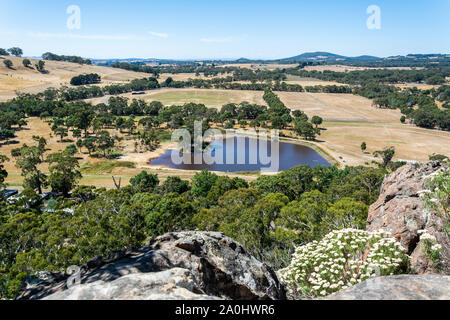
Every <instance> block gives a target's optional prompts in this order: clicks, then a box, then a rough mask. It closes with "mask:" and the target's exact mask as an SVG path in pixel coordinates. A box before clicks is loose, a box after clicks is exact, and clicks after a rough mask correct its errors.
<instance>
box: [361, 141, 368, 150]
mask: <svg viewBox="0 0 450 320" xmlns="http://www.w3.org/2000/svg"><path fill="white" fill-rule="evenodd" d="M366 150H367V144H366V143H365V142H363V143H361V151H362V152H365V151H366Z"/></svg>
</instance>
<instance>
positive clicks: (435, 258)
mask: <svg viewBox="0 0 450 320" xmlns="http://www.w3.org/2000/svg"><path fill="white" fill-rule="evenodd" d="M419 234H420V242H419V245H420V246H422V248H423V253H424V254H425V256H426V257H427V258H428V259H430V261H431V262H432V263H433V267H434V268H435V269H436V270H438V271H440V270H441V269H442V262H443V259H442V258H443V256H442V245H440V244H439V243H437V241H436V237H435V236H433V235H431V234H429V233H427V232H426V231H425V230H420V231H419Z"/></svg>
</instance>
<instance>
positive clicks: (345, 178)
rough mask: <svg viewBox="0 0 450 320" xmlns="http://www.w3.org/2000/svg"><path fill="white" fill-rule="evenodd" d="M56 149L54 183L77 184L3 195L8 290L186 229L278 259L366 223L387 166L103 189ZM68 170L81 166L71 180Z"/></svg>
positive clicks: (4, 288)
mask: <svg viewBox="0 0 450 320" xmlns="http://www.w3.org/2000/svg"><path fill="white" fill-rule="evenodd" d="M36 148H38V147H36ZM19 156H20V155H19ZM48 159H49V161H51V171H50V172H49V175H48V178H50V177H51V179H50V180H51V182H52V184H53V187H54V188H55V189H56V190H60V188H61V187H62V186H63V185H70V187H69V188H75V189H73V191H72V192H71V195H70V196H69V197H67V196H66V197H60V198H58V199H52V200H49V201H43V200H42V198H41V197H39V196H37V195H36V194H35V193H34V191H33V190H31V189H26V190H25V191H24V192H23V194H22V196H21V197H20V199H19V200H16V201H9V202H5V201H2V200H0V201H2V202H1V206H0V297H1V298H13V297H14V296H15V295H16V294H17V292H19V291H20V288H21V286H22V285H23V283H24V281H25V280H27V279H28V278H27V277H29V276H31V275H34V274H35V273H36V272H38V271H50V272H56V271H64V270H66V268H67V267H69V266H71V265H81V264H83V263H86V262H87V261H89V260H90V259H92V258H94V257H96V256H108V255H109V254H110V253H112V252H114V251H117V250H122V249H125V248H129V247H138V246H140V245H142V244H144V243H145V242H146V241H147V240H148V239H149V238H151V237H155V236H158V235H161V234H164V233H166V232H172V231H181V230H194V229H198V230H208V231H221V232H224V233H225V234H226V235H228V236H230V237H233V238H234V239H235V240H236V241H238V242H240V243H242V244H243V245H244V246H245V247H246V248H247V249H248V250H249V251H250V252H251V253H252V254H253V255H255V256H256V257H257V258H259V259H261V260H263V261H265V262H267V263H268V264H270V265H272V266H273V267H274V268H276V269H279V268H280V267H284V266H286V265H287V263H288V262H289V259H290V254H291V253H292V251H293V248H294V246H295V245H300V244H305V243H307V242H309V241H313V240H316V239H320V237H321V236H323V235H324V234H326V233H327V232H329V231H330V230H335V229H339V228H345V227H355V228H364V225H365V221H366V218H367V212H368V205H369V204H370V203H372V202H373V201H374V199H376V198H377V196H378V190H379V188H380V184H381V182H382V180H383V177H384V171H383V170H381V169H373V168H362V167H356V168H346V169H344V170H339V169H337V168H336V167H329V168H325V167H316V168H309V167H303V166H300V167H296V168H293V169H291V170H289V171H286V172H283V173H281V174H279V175H277V176H264V177H261V178H259V179H258V180H256V181H255V182H253V183H252V184H250V185H249V184H248V183H247V182H246V181H244V180H242V179H239V178H234V179H232V178H229V177H219V176H217V175H215V174H212V173H209V172H207V171H203V172H201V173H198V174H197V175H196V176H195V177H194V178H193V179H192V181H191V182H188V181H183V180H181V179H180V178H179V177H169V178H168V179H167V180H166V181H165V182H163V183H160V181H159V179H158V177H157V176H156V175H152V174H148V173H146V172H142V173H141V174H139V175H138V176H136V177H135V178H134V179H131V181H130V183H131V184H130V185H129V186H126V187H123V188H121V189H114V190H105V189H96V188H95V187H87V186H80V187H76V185H75V184H74V182H76V181H77V180H78V179H79V178H80V175H79V171H78V169H77V161H76V158H74V157H73V156H72V154H71V153H70V152H69V151H68V150H66V151H62V152H60V153H57V154H53V155H51V156H49V157H48ZM68 167H70V170H68V169H69V168H68ZM63 170H67V171H66V172H75V173H77V174H75V176H70V177H69V178H70V179H68V180H65V179H67V177H66V178H65V179H62V178H61V177H64V174H62V175H61V173H62V172H63ZM0 172H2V171H1V170H0ZM43 174H44V173H43ZM64 182H65V183H64ZM66 191H67V189H66Z"/></svg>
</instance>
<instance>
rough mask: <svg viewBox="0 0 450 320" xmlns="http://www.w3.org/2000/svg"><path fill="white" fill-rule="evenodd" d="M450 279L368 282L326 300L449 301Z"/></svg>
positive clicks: (401, 278)
mask: <svg viewBox="0 0 450 320" xmlns="http://www.w3.org/2000/svg"><path fill="white" fill-rule="evenodd" d="M449 288H450V277H449V276H440V275H421V276H418V275H401V276H392V277H379V278H374V279H370V280H367V281H366V282H363V283H360V284H359V285H356V286H354V287H351V288H348V289H346V290H342V291H340V292H338V293H335V294H333V295H331V296H329V297H327V298H326V300H449V299H450V289H449Z"/></svg>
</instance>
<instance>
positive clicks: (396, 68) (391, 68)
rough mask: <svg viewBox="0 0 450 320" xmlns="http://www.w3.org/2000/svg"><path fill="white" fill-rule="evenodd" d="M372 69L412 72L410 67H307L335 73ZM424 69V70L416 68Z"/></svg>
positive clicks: (306, 68) (311, 69)
mask: <svg viewBox="0 0 450 320" xmlns="http://www.w3.org/2000/svg"><path fill="white" fill-rule="evenodd" d="M372 69H390V70H412V69H413V68H410V67H386V68H371V67H353V66H345V65H339V64H338V65H319V66H306V67H305V69H304V70H306V71H321V72H323V71H334V72H349V71H357V70H372ZM416 69H423V68H416Z"/></svg>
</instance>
